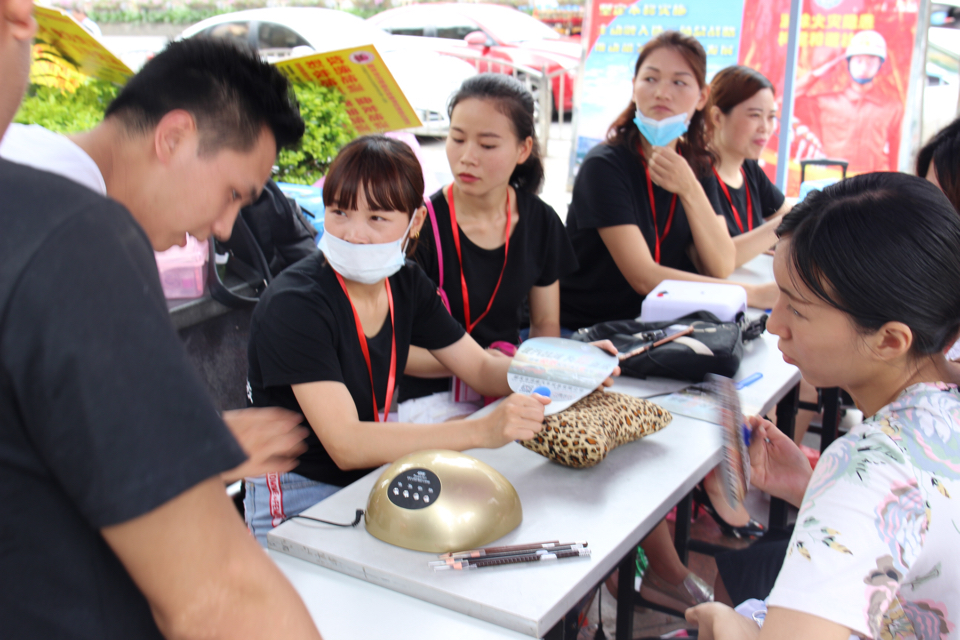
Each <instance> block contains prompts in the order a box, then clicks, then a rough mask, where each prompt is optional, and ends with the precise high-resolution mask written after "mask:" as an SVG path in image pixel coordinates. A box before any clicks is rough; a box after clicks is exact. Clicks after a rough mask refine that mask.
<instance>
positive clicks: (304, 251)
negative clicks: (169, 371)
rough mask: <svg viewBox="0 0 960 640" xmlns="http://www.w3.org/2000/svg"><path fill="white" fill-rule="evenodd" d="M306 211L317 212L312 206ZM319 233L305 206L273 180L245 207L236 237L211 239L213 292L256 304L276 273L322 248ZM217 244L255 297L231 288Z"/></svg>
mask: <svg viewBox="0 0 960 640" xmlns="http://www.w3.org/2000/svg"><path fill="white" fill-rule="evenodd" d="M306 214H307V215H310V216H311V217H313V214H312V213H310V212H309V211H308V212H306ZM317 233H318V232H317V230H316V229H315V228H314V227H313V225H312V224H310V222H309V221H308V220H307V218H306V216H305V215H304V210H303V209H301V208H300V205H298V204H297V203H296V201H295V200H293V199H292V198H289V197H287V196H286V195H285V194H284V193H283V192H282V191H281V190H280V187H278V186H277V185H276V183H275V182H274V181H273V180H270V181H269V182H267V184H266V185H265V186H264V189H263V192H262V193H261V194H260V197H259V198H258V199H257V201H256V202H254V203H253V204H251V205H249V206H246V207H244V208H243V209H241V210H240V215H238V216H237V221H236V222H235V223H234V225H233V233H232V234H231V236H230V239H229V240H227V241H226V242H220V241H216V242H211V243H210V260H209V264H208V268H209V271H208V275H207V285H208V287H209V289H210V296H211V297H212V298H213V299H214V300H216V301H217V302H220V303H221V304H223V305H226V306H228V307H231V308H234V309H240V308H244V307H250V306H253V305H255V304H256V303H257V301H258V300H259V299H260V294H261V293H263V290H264V289H265V288H266V286H267V285H268V284H269V283H270V281H271V280H272V279H273V277H274V276H276V275H277V274H279V273H280V272H281V271H283V270H284V269H286V268H287V267H289V266H290V265H292V264H293V263H295V262H299V261H300V260H302V259H303V258H306V257H307V256H309V255H311V254H313V253H314V252H316V251H317V250H318V249H317V243H316V237H317ZM215 245H216V246H218V247H219V248H220V253H223V252H224V251H226V252H227V253H229V255H230V259H229V260H228V261H227V269H228V270H229V271H231V272H233V273H234V274H236V275H237V276H239V277H240V278H241V279H242V280H244V281H245V282H247V283H248V284H249V285H250V286H251V287H252V288H253V290H254V293H255V294H256V295H255V296H245V295H241V294H239V293H237V292H235V291H230V289H228V288H227V287H226V286H225V285H224V284H223V280H222V279H221V278H220V273H219V271H218V270H217V268H216V261H215V256H214V252H215V251H216V249H215V248H214V247H215Z"/></svg>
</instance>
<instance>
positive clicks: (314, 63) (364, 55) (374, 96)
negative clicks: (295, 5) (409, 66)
mask: <svg viewBox="0 0 960 640" xmlns="http://www.w3.org/2000/svg"><path fill="white" fill-rule="evenodd" d="M274 64H275V65H276V67H277V69H279V70H280V71H281V72H282V73H283V74H284V75H285V76H287V78H289V79H290V80H291V81H292V82H319V83H320V84H322V85H323V86H325V87H337V88H338V89H339V90H340V91H341V92H342V93H343V95H344V96H346V99H347V101H346V106H347V115H349V116H350V121H351V122H352V123H353V126H354V128H355V129H356V130H357V133H360V134H367V133H377V132H385V131H395V130H397V129H407V128H409V127H419V126H422V125H421V122H420V118H418V117H417V113H416V112H415V111H414V110H413V107H412V106H410V103H409V102H408V101H407V98H406V96H404V95H403V91H401V90H400V85H398V84H397V81H396V80H394V78H393V75H392V74H391V73H390V70H389V69H388V68H387V64H386V63H385V62H384V61H383V58H382V57H381V56H380V53H379V52H378V51H377V49H376V48H375V47H374V46H373V45H372V44H371V45H365V46H361V47H354V48H351V49H341V50H339V51H328V52H326V53H314V54H310V55H308V56H303V57H301V58H290V59H287V60H282V61H280V62H276V63H274Z"/></svg>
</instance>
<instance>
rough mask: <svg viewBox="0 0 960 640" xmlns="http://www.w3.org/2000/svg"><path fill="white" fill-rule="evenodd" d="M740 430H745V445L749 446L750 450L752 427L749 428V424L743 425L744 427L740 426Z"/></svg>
mask: <svg viewBox="0 0 960 640" xmlns="http://www.w3.org/2000/svg"><path fill="white" fill-rule="evenodd" d="M740 428H741V429H743V443H744V444H745V445H746V446H747V448H749V447H750V436H751V435H752V433H753V432H752V431H751V430H750V427H748V426H747V423H743V424H742V425H740Z"/></svg>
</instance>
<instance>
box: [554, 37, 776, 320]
mask: <svg viewBox="0 0 960 640" xmlns="http://www.w3.org/2000/svg"><path fill="white" fill-rule="evenodd" d="M708 92H709V90H708V87H707V85H706V53H705V52H704V50H703V47H702V46H701V45H700V43H699V42H697V40H695V39H694V38H692V37H688V36H684V35H681V34H680V33H677V32H675V31H669V32H666V33H663V34H661V35H659V36H657V37H656V38H653V39H652V40H650V41H649V42H648V43H647V44H646V45H645V46H644V48H643V50H642V51H641V52H640V56H639V58H638V59H637V63H636V67H635V69H634V81H633V96H632V97H633V99H632V100H631V102H630V105H629V106H628V107H627V109H626V110H624V112H623V113H621V114H620V116H619V117H618V118H617V120H616V121H615V122H614V123H613V124H612V125H611V127H610V130H609V132H608V134H607V140H606V141H605V142H603V143H602V144H599V145H597V146H596V147H594V148H593V149H592V150H591V151H590V153H588V154H587V157H586V158H585V159H584V161H583V164H582V165H581V167H580V170H579V172H578V173H577V177H576V181H575V183H574V187H573V201H572V203H571V205H570V209H569V212H568V214H567V231H568V233H569V234H570V238H571V240H572V241H573V246H574V249H575V250H576V252H577V259H578V261H579V264H580V268H579V269H578V271H576V272H575V273H574V274H572V275H571V276H568V277H566V278H562V279H561V307H562V313H561V322H562V324H563V326H564V327H567V328H570V329H574V328H579V327H584V326H590V325H593V324H596V323H598V322H603V321H606V320H619V319H624V318H634V317H636V316H637V315H639V313H640V307H641V304H642V302H643V299H644V297H645V296H646V294H647V293H649V292H650V291H651V290H652V289H653V288H654V287H656V286H657V285H658V284H659V283H660V282H661V281H663V280H666V279H674V280H696V281H705V282H718V281H719V280H718V279H719V278H726V277H727V276H729V275H730V273H731V272H732V271H733V269H734V264H735V258H736V248H735V247H734V244H733V240H731V238H730V234H729V232H728V231H727V225H726V221H725V219H724V218H723V216H718V215H717V211H719V210H720V200H719V198H720V196H719V193H718V188H717V182H716V178H715V177H714V176H713V173H712V171H711V170H710V167H711V159H710V152H709V151H708V150H707V148H706V142H705V138H704V136H705V128H704V116H703V108H704V106H705V104H706V102H707V97H708ZM686 122H689V125H687V124H685V123H686ZM684 133H685V135H683V134H684ZM681 136H682V137H681ZM701 274H702V275H701ZM743 286H744V288H745V289H746V290H747V301H748V302H749V303H750V304H751V305H752V306H761V307H762V306H764V305H766V306H769V304H770V303H772V302H773V301H774V300H775V299H776V288H775V287H773V286H757V285H743Z"/></svg>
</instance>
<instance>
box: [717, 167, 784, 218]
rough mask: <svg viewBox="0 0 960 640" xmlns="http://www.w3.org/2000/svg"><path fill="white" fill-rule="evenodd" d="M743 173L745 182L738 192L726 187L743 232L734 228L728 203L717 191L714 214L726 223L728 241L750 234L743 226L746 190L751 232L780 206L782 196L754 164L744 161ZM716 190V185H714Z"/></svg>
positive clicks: (782, 199)
mask: <svg viewBox="0 0 960 640" xmlns="http://www.w3.org/2000/svg"><path fill="white" fill-rule="evenodd" d="M743 172H744V174H746V180H745V182H744V184H743V185H741V186H740V188H739V189H734V188H733V187H731V186H730V185H725V186H726V187H727V192H728V193H729V194H730V200H733V206H735V207H736V208H737V212H738V213H739V214H740V218H741V222H742V224H743V231H740V227H739V226H738V225H737V221H736V219H735V217H734V215H733V209H732V208H731V207H730V200H727V196H726V195H724V193H723V191H722V190H721V191H720V208H719V209H717V211H719V212H722V213H723V215H724V217H725V218H726V219H727V229H729V230H730V237H734V236H738V235H740V234H741V233H745V232H747V231H749V230H750V227H749V224H748V222H747V214H746V211H747V189H748V188H749V189H750V200H751V202H750V204H751V209H752V211H751V217H752V218H753V228H754V229H756V228H757V227H759V226H760V225H762V224H763V223H764V219H765V218H769V217H770V216H772V215H773V214H775V213H776V212H777V211H779V210H780V207H782V206H783V201H784V200H785V198H784V197H783V193H781V192H780V189H777V187H776V185H775V184H773V183H772V182H770V178H768V177H767V174H766V173H764V172H763V169H761V168H760V165H759V164H757V161H756V160H745V161H744V163H743ZM718 186H719V185H718Z"/></svg>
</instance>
